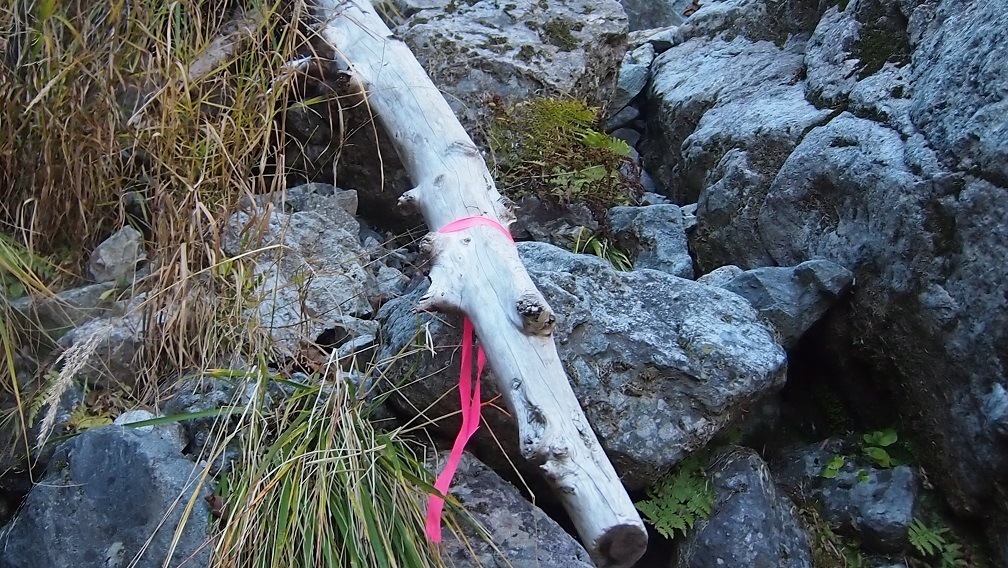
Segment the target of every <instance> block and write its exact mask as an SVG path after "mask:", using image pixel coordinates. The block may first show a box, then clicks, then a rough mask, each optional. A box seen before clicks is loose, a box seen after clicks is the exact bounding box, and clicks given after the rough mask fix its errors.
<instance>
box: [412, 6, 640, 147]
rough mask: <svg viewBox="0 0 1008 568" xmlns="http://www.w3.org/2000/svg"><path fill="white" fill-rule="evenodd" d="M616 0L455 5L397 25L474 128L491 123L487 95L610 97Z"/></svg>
mask: <svg viewBox="0 0 1008 568" xmlns="http://www.w3.org/2000/svg"><path fill="white" fill-rule="evenodd" d="M626 32H627V21H626V15H625V14H624V12H623V10H622V9H621V8H620V5H619V3H618V2H616V1H615V0H560V1H556V2H550V3H549V9H543V6H542V4H541V3H540V2H537V1H533V0H475V1H466V2H451V3H447V4H445V5H444V6H442V7H436V8H430V9H424V10H420V11H418V12H416V13H415V14H413V15H412V16H410V18H409V19H408V20H407V21H406V22H405V23H404V24H403V25H402V26H399V27H398V28H396V33H397V34H398V35H399V37H402V38H403V40H404V41H405V42H406V43H407V44H408V45H409V46H410V49H412V51H413V53H414V54H415V55H416V57H417V59H418V60H419V61H420V63H421V64H423V66H424V69H425V70H426V71H427V73H428V74H429V75H430V77H431V79H432V80H433V81H434V84H435V85H437V86H438V88H440V89H441V90H442V91H444V93H445V95H446V99H447V100H448V102H449V104H451V105H452V107H453V109H454V110H455V114H456V115H457V116H459V118H460V119H461V121H462V124H463V125H464V126H466V127H467V130H469V132H471V133H475V132H478V131H479V130H480V129H481V128H485V127H486V125H487V124H488V114H487V112H488V111H487V108H488V107H487V105H486V100H485V98H486V97H487V96H499V97H501V99H502V100H503V101H504V102H505V103H506V104H513V103H515V102H518V101H520V100H525V99H527V98H529V97H532V96H545V95H554V96H555V95H564V96H568V97H585V98H587V99H588V101H589V102H590V103H592V104H601V103H602V102H603V101H606V100H608V99H609V95H610V92H611V90H612V88H613V84H614V82H615V79H616V70H617V69H618V67H619V62H620V59H621V58H622V57H623V54H624V50H625V48H624V45H625V44H624V42H625V41H626Z"/></svg>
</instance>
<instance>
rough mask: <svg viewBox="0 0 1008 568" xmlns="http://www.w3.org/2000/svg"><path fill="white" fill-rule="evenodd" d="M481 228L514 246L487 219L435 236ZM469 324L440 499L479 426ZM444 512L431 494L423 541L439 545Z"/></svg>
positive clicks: (479, 364)
mask: <svg viewBox="0 0 1008 568" xmlns="http://www.w3.org/2000/svg"><path fill="white" fill-rule="evenodd" d="M478 225H484V226H487V227H493V228H495V229H497V230H499V231H500V232H502V233H504V235H505V236H507V238H508V240H510V241H511V242H514V239H513V238H512V237H511V233H509V232H508V230H507V229H505V228H504V226H503V225H501V224H500V223H498V222H497V221H494V220H493V219H490V218H489V217H465V218H463V219H459V220H458V221H453V222H451V223H448V224H447V225H445V226H444V227H441V230H439V231H438V232H439V233H454V232H457V231H464V230H466V229H469V228H471V227H476V226H478ZM473 335H474V330H473V324H472V322H471V321H469V318H467V317H463V318H462V370H461V371H460V372H459V397H460V398H461V399H462V428H460V429H459V433H458V436H456V437H455V443H454V444H453V445H452V450H451V454H449V455H448V463H446V464H445V466H444V469H443V470H441V474H440V475H438V478H437V481H435V482H434V488H435V489H437V490H438V492H439V493H440V494H441V495H447V494H448V488H449V487H450V486H451V481H452V477H454V476H455V470H457V469H458V465H459V461H460V460H461V459H462V451H463V450H465V445H466V443H467V442H468V441H469V438H472V435H473V434H475V433H476V429H477V428H479V424H480V375H482V374H483V366H484V365H485V364H486V354H485V353H483V348H482V347H479V348H477V351H476V380H475V381H473V380H472V348H473ZM443 509H444V499H443V498H441V496H440V495H437V494H434V493H431V496H430V500H428V502H427V525H426V530H427V537H428V538H430V539H431V541H432V542H441V511H442V510H443Z"/></svg>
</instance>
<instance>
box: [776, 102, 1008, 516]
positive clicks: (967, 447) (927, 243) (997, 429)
mask: <svg viewBox="0 0 1008 568" xmlns="http://www.w3.org/2000/svg"><path fill="white" fill-rule="evenodd" d="M1003 195H1004V189H1003V188H998V187H996V186H993V185H991V184H989V183H987V182H985V181H983V180H979V179H976V178H971V177H966V176H960V175H954V174H949V173H947V172H945V171H943V170H942V169H941V168H940V167H939V166H938V165H937V164H936V162H935V160H934V157H933V155H931V153H930V152H929V151H928V150H927V148H926V147H922V146H921V145H920V140H919V138H912V139H910V140H909V141H907V142H904V141H903V140H902V138H901V137H900V136H899V135H898V134H897V133H896V132H894V131H892V130H890V129H888V128H885V127H882V126H880V125H878V124H877V123H874V122H870V121H866V120H861V119H857V118H854V117H852V116H849V115H844V116H841V117H838V118H836V119H834V120H833V121H832V122H830V124H829V125H827V126H826V127H823V128H820V129H817V130H815V131H813V132H812V133H811V134H810V135H809V136H808V137H807V138H806V139H805V140H804V141H803V142H802V144H801V145H800V146H799V147H798V148H797V149H796V150H795V152H794V154H792V156H791V157H789V158H788V161H787V162H786V163H785V165H784V167H783V168H782V169H781V172H780V174H779V175H778V176H777V178H776V180H775V181H774V183H773V186H772V187H771V189H770V192H769V195H768V197H767V199H766V202H765V204H764V206H763V209H762V212H761V214H760V228H761V232H762V236H763V239H762V242H763V243H765V244H766V245H768V248H769V253H770V255H771V256H772V257H773V259H774V260H775V261H776V262H777V263H779V264H792V263H796V262H800V261H803V260H806V259H808V258H815V257H821V258H828V259H830V260H833V261H834V262H837V263H838V264H840V265H842V266H845V267H846V268H848V269H850V270H851V271H853V272H854V274H855V276H856V277H857V278H858V288H857V290H856V291H855V292H854V294H853V295H852V306H851V310H850V313H849V314H838V317H837V318H836V319H835V320H834V322H833V323H834V325H835V327H834V328H833V329H834V333H835V334H836V336H838V337H839V338H840V340H839V341H838V342H837V345H836V346H835V349H836V350H837V351H838V354H841V353H845V352H848V351H850V350H851V349H853V352H854V353H855V354H856V355H857V356H859V357H861V358H864V359H865V360H867V361H870V362H872V363H873V365H874V366H875V368H876V369H880V367H881V369H880V370H882V371H883V372H885V373H886V374H887V375H888V374H891V373H896V376H897V377H899V379H898V380H899V381H900V383H902V385H903V388H902V389H900V391H898V393H899V394H898V396H899V398H900V400H901V401H902V405H903V407H904V408H906V409H907V410H908V411H909V413H910V415H913V416H916V417H917V419H918V424H920V427H919V428H920V431H926V432H929V433H930V434H929V438H930V440H931V442H932V443H934V444H935V446H936V448H940V450H938V451H934V452H927V453H926V454H924V457H925V458H926V459H927V460H928V461H929V462H931V463H929V464H928V465H930V466H931V468H930V469H929V471H932V473H937V474H938V477H933V479H941V480H942V484H943V485H944V488H945V489H947V490H951V491H950V497H952V500H953V502H954V503H955V504H956V505H957V506H958V507H959V508H960V509H962V510H970V511H973V512H980V511H982V510H985V509H986V508H987V502H986V501H985V500H986V497H985V496H987V495H991V494H992V493H991V492H992V491H994V490H995V489H994V484H995V483H997V480H1003V479H1006V478H1008V477H1006V476H1005V472H1006V471H1008V452H1006V451H1005V449H1004V448H1005V445H1004V444H1005V439H1006V434H1005V429H1004V427H1003V426H1002V425H1001V424H1002V421H1003V419H1004V415H1003V413H1000V412H998V411H996V409H997V408H999V407H998V406H997V405H992V404H991V401H993V400H994V399H995V398H997V392H999V388H1000V389H1002V390H1003V385H1002V382H1001V380H1000V379H999V377H1003V376H1004V374H1005V368H1006V364H1008V363H1006V356H1005V350H1004V345H1005V342H1006V337H1005V331H1004V330H1006V329H1008V281H1006V280H1005V279H1004V278H1001V277H1000V271H999V270H997V269H995V268H994V267H1003V266H1006V265H1008V250H1006V249H1005V247H1004V246H1003V243H1005V242H1008V205H1006V204H1005V201H1004V199H1003ZM840 357H844V356H843V355H840ZM855 376H857V375H855ZM862 380H863V379H862ZM851 384H852V386H853V385H856V384H857V381H854V382H852V383H851ZM936 466H937V467H936Z"/></svg>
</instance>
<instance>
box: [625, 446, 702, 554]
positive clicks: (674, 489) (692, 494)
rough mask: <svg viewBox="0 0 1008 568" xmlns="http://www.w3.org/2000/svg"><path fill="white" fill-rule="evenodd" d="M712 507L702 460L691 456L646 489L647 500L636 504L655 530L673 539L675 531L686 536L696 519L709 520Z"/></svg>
mask: <svg viewBox="0 0 1008 568" xmlns="http://www.w3.org/2000/svg"><path fill="white" fill-rule="evenodd" d="M713 504H714V490H713V489H711V487H710V485H709V484H708V482H707V478H706V475H705V472H704V468H703V465H702V461H701V457H700V456H693V457H691V458H689V459H687V460H686V461H684V462H683V463H682V464H681V465H680V466H679V469H678V470H676V471H675V472H674V473H670V474H668V475H666V476H664V477H662V479H660V480H658V482H657V483H655V484H654V485H653V486H652V487H651V488H649V489H648V492H647V499H645V500H643V501H639V502H637V503H636V504H635V505H636V507H637V510H639V511H640V512H641V513H643V514H644V520H646V521H647V522H648V523H649V524H651V525H652V526H654V528H655V530H657V531H658V532H659V533H660V534H661V535H662V536H664V537H665V538H669V539H673V538H675V532H676V531H679V532H680V534H682V535H685V534H686V530H687V529H691V528H693V525H694V524H695V523H696V521H697V519H706V518H708V517H710V514H711V506H712V505H713Z"/></svg>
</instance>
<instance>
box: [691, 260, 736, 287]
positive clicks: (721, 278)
mask: <svg viewBox="0 0 1008 568" xmlns="http://www.w3.org/2000/svg"><path fill="white" fill-rule="evenodd" d="M743 272H745V271H744V270H742V269H741V268H739V267H737V266H735V265H733V264H729V265H727V266H722V267H719V268H715V269H714V270H711V271H710V272H708V273H707V274H704V275H703V276H701V277H699V278H697V282H699V283H701V284H706V285H708V286H718V287H722V288H723V287H724V285H725V284H727V283H729V282H731V281H732V279H733V278H735V277H736V276H740V275H741V274H742V273H743Z"/></svg>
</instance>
